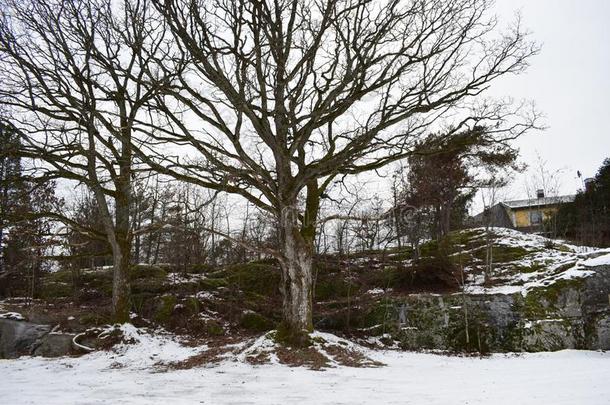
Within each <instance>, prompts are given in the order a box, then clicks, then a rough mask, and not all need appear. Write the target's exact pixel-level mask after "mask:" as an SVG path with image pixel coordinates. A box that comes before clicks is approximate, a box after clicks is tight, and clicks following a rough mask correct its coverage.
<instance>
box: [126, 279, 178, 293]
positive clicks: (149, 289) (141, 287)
mask: <svg viewBox="0 0 610 405" xmlns="http://www.w3.org/2000/svg"><path fill="white" fill-rule="evenodd" d="M171 288H172V286H171V284H169V283H168V282H167V280H166V279H165V278H163V279H159V278H139V279H136V280H134V281H132V282H131V292H132V293H134V294H142V293H151V294H157V295H158V294H164V293H166V292H168V291H170V290H171Z"/></svg>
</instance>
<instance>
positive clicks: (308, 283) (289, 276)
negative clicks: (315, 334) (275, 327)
mask: <svg viewBox="0 0 610 405" xmlns="http://www.w3.org/2000/svg"><path fill="white" fill-rule="evenodd" d="M279 222H280V224H279V225H280V243H281V250H282V259H281V260H280V267H281V270H282V284H281V290H282V295H283V321H282V325H281V326H280V333H281V334H282V336H281V340H283V341H286V342H287V343H289V344H292V345H298V346H302V345H305V344H307V342H308V337H307V335H308V334H309V333H310V332H312V331H313V321H312V281H313V278H312V267H313V250H314V246H313V242H312V241H311V240H310V238H307V237H304V236H303V235H302V234H301V230H300V227H299V223H298V211H297V208H296V207H295V206H286V207H284V208H283V209H282V211H281V215H280V220H279Z"/></svg>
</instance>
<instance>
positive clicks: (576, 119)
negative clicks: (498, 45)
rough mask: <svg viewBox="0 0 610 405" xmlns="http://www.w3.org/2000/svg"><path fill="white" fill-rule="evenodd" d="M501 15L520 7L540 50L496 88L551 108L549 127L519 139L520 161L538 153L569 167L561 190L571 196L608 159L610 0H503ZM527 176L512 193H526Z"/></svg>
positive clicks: (558, 166) (552, 166)
mask: <svg viewBox="0 0 610 405" xmlns="http://www.w3.org/2000/svg"><path fill="white" fill-rule="evenodd" d="M496 6H497V9H498V15H499V16H500V17H501V18H502V19H504V18H512V17H513V15H514V13H515V12H516V11H520V12H521V16H522V21H523V25H524V26H525V27H526V28H528V29H529V30H530V31H531V32H532V39H534V40H535V41H536V42H538V43H539V44H541V45H542V51H541V52H540V54H539V55H538V56H536V57H535V58H533V59H532V61H531V66H530V68H529V69H528V71H527V72H526V73H524V74H522V75H519V76H516V77H511V78H508V79H504V80H503V81H502V82H500V83H498V84H497V85H496V86H494V88H493V92H494V93H497V94H499V95H509V96H512V97H515V98H516V99H521V98H526V99H531V100H534V101H535V102H536V105H537V107H538V109H539V110H540V111H541V112H543V113H544V114H545V120H544V122H545V124H546V126H547V127H548V129H546V130H545V131H542V132H535V133H531V134H530V135H527V136H525V137H523V138H522V139H520V140H519V141H518V145H519V146H520V148H521V154H522V161H523V162H525V163H527V164H530V165H535V162H536V156H537V154H539V155H540V157H541V158H542V159H543V160H546V161H547V163H548V168H549V169H551V170H557V169H564V171H563V172H562V176H561V192H562V193H565V194H572V193H574V192H575V191H576V189H577V187H579V185H580V184H581V183H580V181H579V180H578V179H577V177H576V171H577V170H580V171H581V172H582V173H583V176H584V177H592V176H594V175H595V173H596V171H597V169H598V168H599V166H600V165H601V163H602V161H603V160H604V158H608V157H610V21H609V19H610V1H608V0H581V1H577V0H497V3H496ZM524 177H525V175H521V176H520V177H518V178H517V179H516V180H515V182H514V184H513V187H512V189H511V191H510V194H511V195H510V197H514V198H520V197H526V191H525V187H524V185H523V183H524Z"/></svg>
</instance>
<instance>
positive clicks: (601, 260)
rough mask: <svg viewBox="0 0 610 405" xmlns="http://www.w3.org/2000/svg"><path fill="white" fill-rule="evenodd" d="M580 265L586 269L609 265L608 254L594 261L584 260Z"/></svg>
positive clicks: (609, 258) (609, 256) (609, 257)
mask: <svg viewBox="0 0 610 405" xmlns="http://www.w3.org/2000/svg"><path fill="white" fill-rule="evenodd" d="M582 264H583V265H584V266H587V267H595V266H607V265H610V253H609V254H605V255H602V256H599V257H596V258H594V259H588V260H585V261H584V262H583V263H582Z"/></svg>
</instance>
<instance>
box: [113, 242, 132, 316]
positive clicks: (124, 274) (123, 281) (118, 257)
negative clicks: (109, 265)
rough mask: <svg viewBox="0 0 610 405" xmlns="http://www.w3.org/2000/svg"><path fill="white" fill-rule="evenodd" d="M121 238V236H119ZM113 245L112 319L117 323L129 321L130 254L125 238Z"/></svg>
mask: <svg viewBox="0 0 610 405" xmlns="http://www.w3.org/2000/svg"><path fill="white" fill-rule="evenodd" d="M121 239H123V238H121ZM116 245H117V246H116V247H114V246H113V249H112V250H113V254H112V256H113V259H114V266H113V275H112V313H113V317H114V321H115V322H118V323H125V322H129V310H130V307H131V303H130V300H129V295H130V288H129V267H130V264H131V254H130V249H129V243H128V242H127V243H126V241H125V240H120V241H117V243H116Z"/></svg>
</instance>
